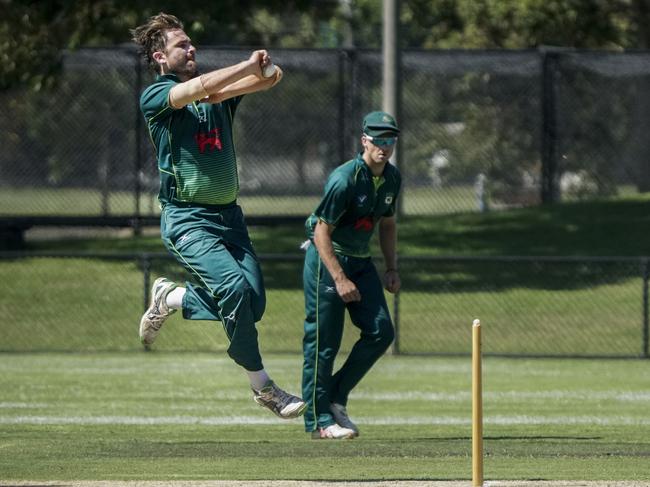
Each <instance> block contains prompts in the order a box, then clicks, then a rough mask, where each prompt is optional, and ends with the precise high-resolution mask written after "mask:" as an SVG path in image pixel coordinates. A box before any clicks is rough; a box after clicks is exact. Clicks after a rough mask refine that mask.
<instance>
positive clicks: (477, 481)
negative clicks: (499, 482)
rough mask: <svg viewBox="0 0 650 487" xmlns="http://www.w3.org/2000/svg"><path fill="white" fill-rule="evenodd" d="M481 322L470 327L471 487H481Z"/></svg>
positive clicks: (475, 322) (476, 322) (477, 321)
mask: <svg viewBox="0 0 650 487" xmlns="http://www.w3.org/2000/svg"><path fill="white" fill-rule="evenodd" d="M481 375H482V372H481V322H480V321H479V320H474V323H473V326H472V486H473V487H481V486H482V485H483V392H482V381H481Z"/></svg>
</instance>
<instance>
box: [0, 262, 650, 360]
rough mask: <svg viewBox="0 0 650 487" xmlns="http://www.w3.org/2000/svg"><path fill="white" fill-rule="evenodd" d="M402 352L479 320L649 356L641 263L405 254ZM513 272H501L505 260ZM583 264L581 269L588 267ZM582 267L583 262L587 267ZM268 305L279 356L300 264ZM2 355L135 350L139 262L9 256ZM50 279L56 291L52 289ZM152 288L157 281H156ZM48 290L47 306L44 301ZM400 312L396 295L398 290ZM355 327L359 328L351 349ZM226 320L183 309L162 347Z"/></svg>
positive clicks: (568, 346) (282, 273)
mask: <svg viewBox="0 0 650 487" xmlns="http://www.w3.org/2000/svg"><path fill="white" fill-rule="evenodd" d="M402 267H403V269H404V283H403V286H404V287H403V290H402V292H401V293H400V298H399V349H400V351H401V352H403V353H410V354H419V353H460V354H462V353H468V351H469V348H468V343H469V331H470V329H469V325H470V324H471V322H472V320H473V319H474V318H475V317H479V318H481V319H482V320H483V322H484V323H485V325H486V326H487V327H488V329H489V337H488V338H486V344H485V351H486V353H491V354H525V353H528V354H549V355H608V356H628V357H634V356H640V355H641V354H642V352H643V345H642V343H643V339H642V313H641V305H642V302H641V294H642V281H641V278H640V276H639V275H638V268H637V265H636V264H634V263H632V264H629V265H628V266H627V267H626V266H623V265H622V264H618V263H614V264H609V267H604V269H603V268H602V267H603V266H600V267H599V268H598V269H597V271H598V274H597V277H598V279H599V280H594V279H595V278H591V277H590V276H589V275H587V276H586V277H585V276H583V275H581V274H580V273H579V272H577V271H576V273H578V275H577V276H575V277H572V274H573V272H574V271H575V269H576V266H573V265H571V266H569V267H567V268H564V267H563V266H555V267H553V268H549V269H548V270H545V271H544V272H541V273H539V274H540V275H539V276H532V277H531V276H530V275H529V272H528V269H529V267H521V266H519V265H515V264H509V265H506V264H503V263H495V264H490V265H486V264H480V265H479V264H471V263H469V264H464V265H458V264H456V265H452V264H447V263H444V262H435V261H434V262H421V261H417V260H416V261H409V262H403V263H402ZM504 267H505V269H500V268H504ZM579 267H580V265H579ZM579 270H580V269H579ZM263 271H264V275H265V277H266V284H267V309H266V312H265V314H264V318H263V320H262V321H261V322H260V325H259V327H258V328H259V331H260V339H261V340H262V343H263V344H264V346H266V347H267V348H268V349H269V350H271V351H275V352H292V351H296V350H300V347H301V340H302V320H303V317H304V303H303V294H302V289H301V288H300V286H301V282H302V281H301V261H300V260H294V261H289V262H279V263H278V262H266V261H263ZM159 275H165V276H168V277H170V278H172V279H174V280H176V281H179V282H182V281H183V279H184V278H186V277H187V276H184V274H183V273H182V272H180V266H178V265H177V264H176V263H175V262H174V261H172V260H164V261H154V262H153V263H152V278H153V277H156V276H159ZM0 282H3V283H11V285H9V286H7V285H3V286H2V289H3V291H2V295H3V299H2V301H1V302H0V305H1V311H2V316H3V319H2V320H1V321H0V334H1V336H2V340H1V341H0V350H2V351H10V352H17V351H72V352H73V351H136V350H139V349H140V344H139V343H138V340H137V338H136V331H137V323H138V319H139V316H140V315H141V313H142V311H143V306H144V304H143V302H144V293H145V289H144V283H143V274H142V269H141V267H140V264H139V262H138V261H137V260H124V261H114V260H102V259H81V258H28V259H16V260H11V261H1V262H0ZM44 286H47V288H48V291H47V292H46V293H43V292H41V289H42V288H43V287H44ZM147 292H148V289H147ZM35 296H38V305H34V303H35V301H34V299H35V298H34V297H35ZM386 297H387V301H388V303H389V306H390V308H391V310H394V304H395V303H394V301H393V299H394V297H393V295H390V294H387V295H386ZM355 336H356V331H355V329H354V328H353V327H352V326H351V325H348V327H347V330H346V334H345V340H344V344H343V351H347V350H349V349H350V348H351V344H352V343H353V340H355ZM226 347H227V341H226V338H225V334H224V333H223V330H222V329H221V327H220V325H219V324H218V323H216V324H215V323H211V322H196V321H194V322H192V321H186V320H183V319H182V317H181V316H180V315H179V314H176V315H174V316H172V317H171V318H170V320H169V324H168V325H166V328H165V333H164V334H162V336H161V337H160V339H159V341H158V342H157V343H156V348H158V349H159V350H165V351H179V350H202V351H223V350H224V349H225V348H226Z"/></svg>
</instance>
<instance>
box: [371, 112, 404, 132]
mask: <svg viewBox="0 0 650 487" xmlns="http://www.w3.org/2000/svg"><path fill="white" fill-rule="evenodd" d="M386 132H392V133H393V134H395V135H397V134H398V133H399V129H398V128H397V122H396V121H395V119H394V118H393V117H392V116H391V115H389V114H388V113H386V112H370V113H369V114H368V115H366V116H365V117H363V133H364V134H367V135H370V136H371V137H379V136H380V135H383V134H385V133H386Z"/></svg>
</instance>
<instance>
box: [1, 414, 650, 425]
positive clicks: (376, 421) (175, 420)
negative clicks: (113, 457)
mask: <svg viewBox="0 0 650 487" xmlns="http://www.w3.org/2000/svg"><path fill="white" fill-rule="evenodd" d="M355 421H357V422H358V423H360V424H367V425H396V426H397V425H450V426H456V425H459V426H464V425H470V424H471V418H469V417H459V416H410V417H389V416H385V417H371V418H363V417H360V418H355ZM483 422H484V424H488V425H490V424H492V425H505V426H507V425H545V424H546V425H581V424H587V425H598V426H650V418H647V417H644V418H638V417H633V416H613V417H600V416H486V417H484V418H483ZM0 424H37V425H62V424H73V425H102V424H105V425H192V424H195V425H206V426H221V425H224V426H228V425H248V424H257V425H259V424H288V423H286V422H284V421H282V420H280V419H276V418H273V417H259V416H206V417H201V416H158V417H156V416H151V417H148V416H27V415H25V416H0Z"/></svg>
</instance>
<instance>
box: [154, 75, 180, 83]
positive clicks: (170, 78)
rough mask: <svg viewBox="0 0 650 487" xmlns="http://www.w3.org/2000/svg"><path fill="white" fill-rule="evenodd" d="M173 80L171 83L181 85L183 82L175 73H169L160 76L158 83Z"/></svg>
mask: <svg viewBox="0 0 650 487" xmlns="http://www.w3.org/2000/svg"><path fill="white" fill-rule="evenodd" d="M165 79H168V80H171V81H176V83H180V82H181V80H180V78H179V77H178V76H176V75H175V74H173V73H167V74H159V75H157V76H156V81H162V80H165Z"/></svg>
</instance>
